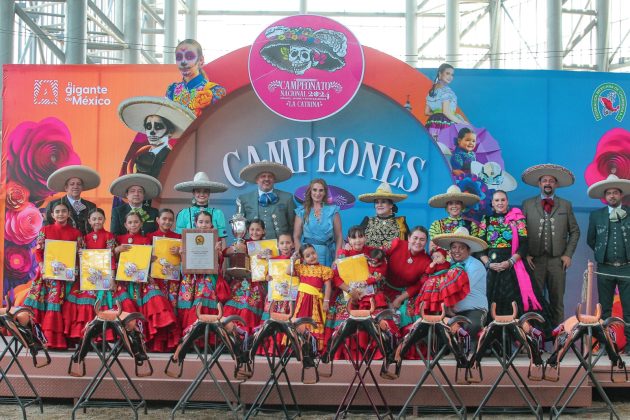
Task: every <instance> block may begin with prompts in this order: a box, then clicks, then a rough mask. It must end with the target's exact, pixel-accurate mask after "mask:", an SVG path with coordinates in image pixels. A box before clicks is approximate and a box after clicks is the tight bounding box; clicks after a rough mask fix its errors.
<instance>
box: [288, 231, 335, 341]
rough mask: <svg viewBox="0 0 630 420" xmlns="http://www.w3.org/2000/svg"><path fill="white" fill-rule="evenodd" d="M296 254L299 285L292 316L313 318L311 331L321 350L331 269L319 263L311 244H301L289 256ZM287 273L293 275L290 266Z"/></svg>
mask: <svg viewBox="0 0 630 420" xmlns="http://www.w3.org/2000/svg"><path fill="white" fill-rule="evenodd" d="M298 256H299V261H300V263H298V264H295V265H294V271H295V274H296V275H298V276H299V277H300V285H299V286H298V293H297V299H296V301H295V315H294V317H295V318H302V317H311V318H313V320H314V321H315V323H316V324H317V327H315V328H313V329H312V331H311V332H312V334H313V336H314V337H315V338H316V339H317V348H318V350H319V351H320V352H321V351H323V350H324V347H325V342H324V325H325V323H326V312H327V311H328V306H329V302H330V294H331V281H332V278H333V271H332V269H331V268H330V267H326V266H325V265H321V264H320V263H319V260H318V256H317V251H315V248H314V247H313V245H311V244H308V243H307V244H304V245H302V246H301V247H300V250H299V253H298V254H297V255H295V254H294V255H293V256H292V257H291V258H293V259H296V257H298ZM287 274H289V275H293V273H291V267H289V268H288V269H287Z"/></svg>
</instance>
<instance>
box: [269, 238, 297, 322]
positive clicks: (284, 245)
mask: <svg viewBox="0 0 630 420" xmlns="http://www.w3.org/2000/svg"><path fill="white" fill-rule="evenodd" d="M278 253H279V254H280V255H278V256H277V257H271V258H270V259H274V260H288V259H289V258H291V255H293V234H291V233H289V232H283V233H280V234H279V235H278ZM267 280H268V281H269V280H271V276H269V275H268V276H267ZM267 296H269V299H266V300H265V312H264V313H263V316H262V320H263V321H266V320H268V319H269V311H273V312H278V313H281V314H288V313H289V310H290V305H289V303H290V301H288V300H284V301H271V300H270V299H271V297H270V296H271V292H270V291H269V290H268V291H267Z"/></svg>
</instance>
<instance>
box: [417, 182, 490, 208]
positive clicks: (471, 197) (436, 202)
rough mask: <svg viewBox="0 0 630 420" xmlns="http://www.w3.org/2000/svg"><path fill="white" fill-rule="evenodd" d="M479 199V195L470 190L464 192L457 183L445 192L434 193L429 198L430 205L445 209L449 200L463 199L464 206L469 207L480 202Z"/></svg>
mask: <svg viewBox="0 0 630 420" xmlns="http://www.w3.org/2000/svg"><path fill="white" fill-rule="evenodd" d="M479 200H480V198H479V196H477V195H475V194H472V193H469V192H462V190H461V189H460V188H459V187H458V186H457V185H451V186H450V187H448V189H447V190H446V192H445V193H443V194H438V195H434V196H433V197H431V198H429V205H430V206H431V207H435V208H438V209H443V208H445V207H446V203H448V202H449V201H461V202H462V203H464V207H468V206H472V205H473V204H476V203H478V202H479Z"/></svg>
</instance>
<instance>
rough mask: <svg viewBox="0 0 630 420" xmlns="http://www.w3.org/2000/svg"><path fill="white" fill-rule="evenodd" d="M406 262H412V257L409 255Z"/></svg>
mask: <svg viewBox="0 0 630 420" xmlns="http://www.w3.org/2000/svg"><path fill="white" fill-rule="evenodd" d="M407 264H413V258H411V256H409V258H407Z"/></svg>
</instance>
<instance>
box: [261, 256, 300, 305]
mask: <svg viewBox="0 0 630 420" xmlns="http://www.w3.org/2000/svg"><path fill="white" fill-rule="evenodd" d="M289 265H291V260H269V275H271V277H272V280H271V281H270V282H269V286H268V288H269V293H267V300H269V301H274V300H276V301H294V300H295V299H297V292H298V286H299V284H300V279H299V277H296V276H290V275H288V274H287V268H288V267H289Z"/></svg>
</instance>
